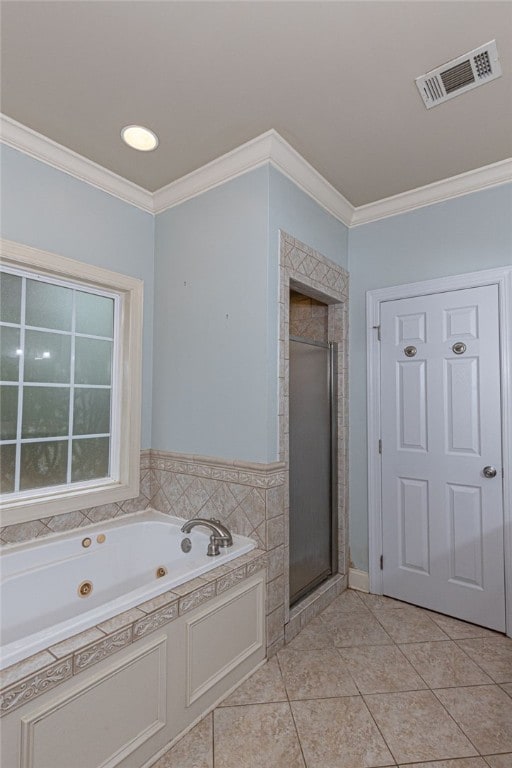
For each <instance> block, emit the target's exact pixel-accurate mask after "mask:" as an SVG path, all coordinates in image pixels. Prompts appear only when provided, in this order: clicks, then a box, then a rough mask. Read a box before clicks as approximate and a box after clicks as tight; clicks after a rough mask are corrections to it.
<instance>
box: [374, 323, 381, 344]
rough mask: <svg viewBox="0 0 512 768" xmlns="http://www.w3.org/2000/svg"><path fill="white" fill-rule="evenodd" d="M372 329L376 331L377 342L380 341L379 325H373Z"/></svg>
mask: <svg viewBox="0 0 512 768" xmlns="http://www.w3.org/2000/svg"><path fill="white" fill-rule="evenodd" d="M372 328H375V330H376V331H377V341H380V325H373V326H372Z"/></svg>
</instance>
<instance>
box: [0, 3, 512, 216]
mask: <svg viewBox="0 0 512 768" xmlns="http://www.w3.org/2000/svg"><path fill="white" fill-rule="evenodd" d="M1 7H2V40H1V43H2V82H1V97H2V101H1V108H2V112H3V113H4V114H6V115H8V116H9V117H12V118H13V119H15V120H17V121H19V122H21V123H23V124H25V125H27V126H29V127H30V128H32V129H34V130H36V131H38V132H40V133H42V134H44V135H45V136H48V137H50V138H52V139H53V140H54V141H57V142H59V143H61V144H63V145H65V146H66V147H69V148H71V149H73V150H75V151H76V152H79V153H80V154H82V155H85V156H86V157H88V158H90V159H92V160H94V161H95V162H97V163H99V164H100V165H103V166H105V167H106V168H109V169H110V170H112V171H114V172H116V173H118V174H120V175H121V176H124V177H125V178H127V179H130V180H131V181H133V182H135V183H137V184H139V185H141V186H142V187H145V188H146V189H148V190H150V191H154V190H156V189H158V188H160V187H162V186H164V185H165V184H168V183H169V182H171V181H174V180H175V179H178V178H180V177H181V176H183V175H185V174H186V173H188V172H190V171H192V170H194V169H196V168H199V167H200V166H202V165H204V164H205V163H207V162H208V161H210V160H212V159H214V158H216V157H218V156H219V155H222V154H224V153H225V152H227V151H229V150H231V149H233V148H235V147H237V146H239V145H240V144H242V143H244V142H245V141H248V140H249V139H251V138H253V137H255V136H257V135H259V134H261V133H263V132H264V131H267V130H268V129H270V128H275V129H276V130H277V131H278V132H279V133H280V134H281V135H282V136H283V137H284V138H285V139H286V140H287V141H288V142H289V143H290V144H291V145H292V146H293V147H295V149H296V150H298V151H299V152H300V153H301V154H302V155H303V156H304V157H305V158H306V159H307V160H308V161H309V162H310V163H311V164H312V165H313V166H314V167H315V168H317V170H318V171H320V173H322V174H323V175H324V176H325V177H326V178H327V179H328V180H329V181H330V182H331V183H332V184H333V185H334V186H335V187H336V188H337V189H338V190H339V191H340V192H341V193H342V194H344V195H345V196H346V197H347V198H348V200H349V201H350V202H351V203H352V204H353V205H356V206H357V205H362V204H364V203H368V202H372V201H374V200H379V199H382V198H384V197H387V196H389V195H394V194H397V193H399V192H403V191H406V190H408V189H413V188H415V187H418V186H422V185H424V184H428V183H430V182H433V181H436V180H438V179H443V178H446V177H449V176H453V175H455V174H459V173H462V172H464V171H468V170H471V169H474V168H478V167H481V166H483V165H487V164H489V163H493V162H497V161H499V160H503V159H504V158H506V157H510V156H512V3H511V2H508V1H507V2H492V1H482V2H469V1H460V0H459V1H455V2H450V1H447V2H416V1H415V0H409V1H407V0H406V1H401V2H396V1H389V2H388V1H386V0H384V1H382V0H381V1H379V2H372V1H371V0H369V1H364V0H358V1H357V2H324V1H323V0H312V1H311V2H293V1H291V2H193V1H191V0H187V1H186V2H173V1H171V0H161V1H159V2H156V1H154V0H135V1H134V0H130V1H128V0H117V1H113V2H111V1H110V0H95V1H93V0H89V1H88V2H82V1H81V0H79V1H75V0H66V1H65V2H46V0H39V1H38V2H25V1H24V0H4V2H2V6H1ZM493 38H495V39H496V41H497V45H498V51H499V53H500V59H501V64H502V68H503V71H504V75H503V77H501V78H499V79H498V80H495V81H493V82H491V83H489V84H488V85H486V86H485V87H483V88H478V89H475V90H474V91H471V92H469V93H466V94H464V95H461V96H459V97H457V98H455V99H452V100H451V101H448V102H446V103H444V104H442V105H440V106H438V107H436V108H434V109H431V110H426V109H425V107H424V106H423V103H422V101H421V99H420V96H419V94H418V92H417V90H416V87H415V84H414V78H415V77H417V76H418V75H420V74H423V73H424V72H426V71H428V70H429V69H432V68H434V67H436V66H438V65H440V64H443V63H444V62H446V61H448V60H450V59H452V58H454V57H456V56H458V55H460V54H463V53H464V52H466V51H468V50H470V49H472V48H475V47H477V46H478V45H480V44H482V43H486V42H488V41H489V40H491V39H493ZM129 123H142V124H144V125H147V126H149V127H151V128H152V129H153V130H155V131H156V132H157V133H158V135H159V137H160V146H159V147H158V149H157V151H156V152H154V153H151V154H142V153H136V152H134V151H133V150H130V149H128V148H127V147H125V146H124V145H123V144H122V143H121V141H120V138H119V132H120V129H121V128H122V127H123V126H124V125H126V124H129Z"/></svg>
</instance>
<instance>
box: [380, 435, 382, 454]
mask: <svg viewBox="0 0 512 768" xmlns="http://www.w3.org/2000/svg"><path fill="white" fill-rule="evenodd" d="M379 453H382V439H381V438H379Z"/></svg>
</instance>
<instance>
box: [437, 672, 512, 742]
mask: <svg viewBox="0 0 512 768" xmlns="http://www.w3.org/2000/svg"><path fill="white" fill-rule="evenodd" d="M435 694H436V696H437V697H438V699H439V700H440V701H441V702H442V704H443V705H444V706H445V707H446V709H447V710H448V712H449V713H450V714H451V716H452V717H453V719H454V720H455V721H456V722H457V723H458V724H459V725H460V727H461V728H462V730H463V731H464V733H465V734H466V736H467V737H468V738H469V739H471V741H472V742H473V744H474V745H475V747H476V748H477V749H478V751H479V752H480V753H481V754H482V755H492V754H493V753H495V752H510V751H512V699H510V697H509V696H507V694H506V693H505V691H502V690H501V688H499V687H498V686H497V685H479V686H473V687H471V688H443V689H442V690H436V691H435Z"/></svg>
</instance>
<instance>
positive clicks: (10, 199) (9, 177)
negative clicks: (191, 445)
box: [0, 144, 154, 448]
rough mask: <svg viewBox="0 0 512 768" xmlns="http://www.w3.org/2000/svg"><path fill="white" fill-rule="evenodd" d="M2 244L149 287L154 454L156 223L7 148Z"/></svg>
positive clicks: (147, 347) (146, 379)
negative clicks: (52, 255)
mask: <svg viewBox="0 0 512 768" xmlns="http://www.w3.org/2000/svg"><path fill="white" fill-rule="evenodd" d="M0 153H1V154H0V159H1V169H2V170H1V179H0V181H1V192H2V207H1V228H2V237H4V238H6V239H8V240H15V241H17V242H19V243H24V244H25V245H31V246H33V247H35V248H40V249H42V250H45V251H51V252H52V253H57V254H59V255H61V256H67V257H69V258H72V259H77V260H79V261H84V262H87V263H89V264H94V265H97V266H100V267H105V268H107V269H111V270H114V271H115V272H122V273H124V274H127V275H131V276H133V277H138V278H141V279H142V280H144V337H143V382H142V390H143V404H142V438H141V441H142V445H141V447H142V448H150V447H151V370H152V343H151V340H152V333H153V331H152V326H153V315H152V312H153V244H154V218H153V216H152V215H151V214H149V213H145V212H144V211H141V210H139V209H138V208H135V207H134V206H132V205H129V204H128V203H125V202H123V201H122V200H119V199H118V198H116V197H113V196H112V195H109V194H107V193H106V192H102V191H101V190H99V189H96V187H93V186H92V185H90V184H86V183H84V182H82V181H79V180H78V179H76V178H74V177H72V176H69V175H68V174H66V173H63V172H62V171H58V170H56V169H55V168H52V167H50V166H49V165H46V164H45V163H42V162H40V161H38V160H35V159H33V158H31V157H29V156H28V155H26V154H24V153H22V152H18V151H16V150H14V149H12V148H10V147H7V146H6V145H4V144H2V145H0Z"/></svg>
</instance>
